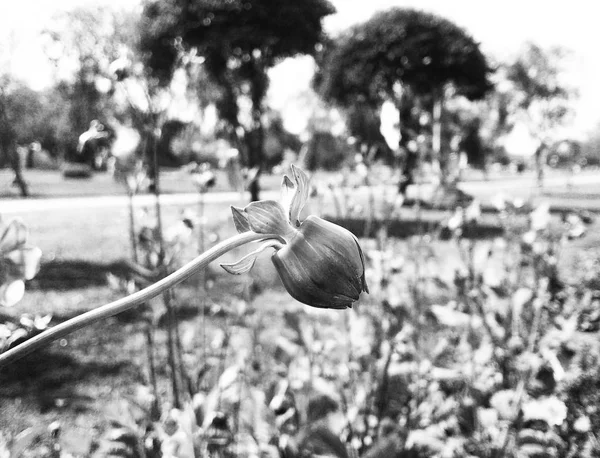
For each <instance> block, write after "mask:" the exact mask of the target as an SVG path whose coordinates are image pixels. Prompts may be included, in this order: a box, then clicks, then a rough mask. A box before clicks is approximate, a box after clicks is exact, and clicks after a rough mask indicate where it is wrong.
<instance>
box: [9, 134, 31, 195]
mask: <svg viewBox="0 0 600 458" xmlns="http://www.w3.org/2000/svg"><path fill="white" fill-rule="evenodd" d="M5 154H8V155H9V156H10V163H11V166H12V168H13V171H14V172H15V180H14V184H15V185H17V186H18V187H19V189H20V190H21V197H27V196H29V189H28V187H27V182H26V181H25V178H23V171H22V169H21V160H20V158H19V153H18V152H17V145H15V144H14V143H13V144H12V145H10V146H9V147H8V148H7V151H5Z"/></svg>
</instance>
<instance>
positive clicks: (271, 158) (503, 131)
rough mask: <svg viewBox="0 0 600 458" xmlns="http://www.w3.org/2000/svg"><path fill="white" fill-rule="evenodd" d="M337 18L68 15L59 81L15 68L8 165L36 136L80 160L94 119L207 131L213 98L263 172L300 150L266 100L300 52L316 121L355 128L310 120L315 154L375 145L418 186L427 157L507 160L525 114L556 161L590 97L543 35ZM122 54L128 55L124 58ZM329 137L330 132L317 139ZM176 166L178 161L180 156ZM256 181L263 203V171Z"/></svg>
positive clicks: (211, 12)
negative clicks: (503, 46)
mask: <svg viewBox="0 0 600 458" xmlns="http://www.w3.org/2000/svg"><path fill="white" fill-rule="evenodd" d="M334 13H335V9H334V7H333V5H332V4H331V3H330V2H329V1H327V0H302V1H298V2H293V3H292V4H288V3H285V2H279V1H277V0H228V1H224V2H213V1H210V0H194V1H183V0H168V1H160V2H158V1H150V0H149V1H145V2H144V3H143V4H142V6H141V8H140V9H139V10H137V11H134V12H129V13H126V14H125V13H123V12H122V11H116V10H111V9H109V8H106V7H89V8H87V7H86V8H79V9H74V10H72V11H70V12H67V13H65V14H63V15H61V16H59V17H57V18H54V20H53V22H52V24H51V25H50V26H49V27H48V29H47V30H46V31H45V32H44V34H45V37H46V42H47V49H46V53H47V55H48V57H49V58H50V59H51V60H53V61H54V63H55V68H56V75H55V84H54V85H53V86H52V87H50V88H48V89H45V90H43V91H41V92H36V91H33V90H31V89H29V88H28V87H27V86H26V85H24V84H23V83H22V82H19V81H18V80H16V79H15V78H14V77H13V76H12V75H11V74H9V73H8V74H4V75H3V79H2V92H1V94H0V97H1V98H2V99H1V100H2V104H0V110H2V114H3V116H2V117H1V118H0V120H1V122H2V123H3V129H2V142H1V144H2V153H3V158H4V163H5V164H9V163H11V159H10V158H11V157H13V158H16V156H15V155H16V153H15V150H16V147H17V145H24V144H28V143H31V142H32V141H38V142H40V143H41V145H42V147H43V148H44V149H45V150H47V151H49V152H50V154H51V155H52V156H54V157H60V158H66V159H73V158H74V157H76V147H77V138H78V136H79V134H81V132H83V131H85V130H86V129H87V127H88V125H89V123H90V122H91V121H92V120H94V119H99V120H101V121H103V122H105V123H106V124H107V126H110V125H111V122H112V123H124V124H129V125H131V126H133V128H135V129H137V130H140V131H144V130H146V131H147V135H150V136H151V137H152V136H160V134H161V133H162V131H161V130H157V129H155V128H154V127H157V125H154V126H153V124H156V123H157V122H158V124H160V126H162V125H164V123H165V122H167V121H174V120H175V121H177V122H180V123H181V124H182V125H183V126H184V127H186V126H187V127H188V128H192V129H193V128H194V127H193V126H196V128H195V129H196V130H201V129H199V128H197V126H198V125H199V124H201V121H202V119H203V118H205V117H206V116H205V114H206V110H207V109H208V108H209V107H213V108H214V109H215V110H216V113H217V115H218V122H217V124H216V125H215V126H214V129H213V131H212V132H210V133H206V132H205V133H204V140H205V142H211V141H215V140H216V139H224V140H226V141H227V142H228V144H229V145H231V147H233V148H236V149H238V150H239V152H240V155H241V158H242V159H243V162H244V164H245V165H246V166H247V167H249V168H254V169H255V170H257V176H260V173H261V172H262V171H263V170H266V169H268V168H269V167H270V166H272V165H273V164H276V163H277V162H278V161H280V160H281V157H282V151H283V150H284V149H285V148H288V149H291V150H293V151H295V152H296V153H298V152H299V151H300V149H301V147H302V142H301V141H300V139H299V138H298V137H295V136H294V135H291V134H290V133H289V132H287V131H286V130H285V128H284V127H283V122H282V120H281V117H280V116H278V114H277V113H275V112H273V110H271V109H270V108H269V107H268V106H267V101H266V95H267V91H268V88H269V73H268V72H269V70H270V69H272V68H273V67H274V66H275V65H277V64H278V63H280V62H281V61H283V60H284V59H286V58H290V57H295V56H300V55H309V56H313V57H314V59H315V62H316V72H315V77H314V81H313V88H314V90H315V92H316V93H317V94H318V96H319V99H317V98H315V99H313V100H314V104H315V108H314V110H313V112H314V113H315V114H314V117H315V118H317V117H318V116H321V117H322V116H323V112H325V113H328V112H330V110H332V109H336V110H338V111H339V112H340V113H341V114H342V118H343V119H344V121H345V125H346V131H345V133H344V134H343V135H341V136H340V135H336V134H334V133H332V132H323V131H322V130H321V131H319V130H318V125H319V124H320V123H321V120H317V121H316V122H315V121H313V122H312V123H309V126H312V129H310V128H309V130H311V132H308V133H307V136H305V137H304V138H303V140H306V139H308V141H305V142H304V143H305V149H307V150H308V151H306V154H305V155H304V158H305V159H306V160H307V163H308V165H311V166H313V167H319V166H321V165H327V164H329V165H332V164H333V165H336V164H340V163H342V162H343V159H344V158H345V157H352V156H353V155H354V153H355V152H356V151H362V152H371V154H372V157H378V158H381V159H383V160H385V161H387V162H388V163H390V164H393V165H395V166H397V167H398V169H399V173H400V174H401V176H402V177H403V179H402V180H401V185H400V190H401V191H404V190H405V189H406V186H408V185H409V184H410V183H412V182H413V181H414V177H413V172H414V170H415V167H416V165H417V163H418V162H419V161H423V160H427V161H431V162H432V163H433V164H434V166H435V168H436V169H438V170H439V171H440V175H441V178H442V181H445V179H447V178H448V171H447V168H448V163H449V159H450V156H451V155H452V154H457V153H459V152H464V153H465V154H466V155H467V157H468V160H469V162H470V163H471V164H472V165H475V166H478V167H484V166H485V164H486V162H488V161H489V158H490V157H501V156H505V155H506V151H505V148H504V146H503V141H504V139H505V137H506V135H507V134H508V133H510V131H511V130H512V129H513V128H514V126H515V125H517V124H521V125H524V126H526V128H527V129H528V130H529V131H530V133H531V134H532V136H534V137H535V138H536V139H537V140H538V142H539V147H538V150H537V155H536V157H537V156H539V158H538V159H539V160H538V162H539V163H540V164H541V163H542V162H544V160H545V159H544V157H545V154H546V153H547V151H548V150H549V149H551V147H552V145H553V144H554V143H555V142H557V141H559V140H564V139H563V138H557V137H556V132H557V128H558V127H559V126H561V125H563V124H565V123H567V122H568V121H569V119H570V116H571V115H572V108H571V107H572V103H571V102H572V100H573V98H574V97H575V96H576V94H575V93H574V91H572V90H571V89H570V88H569V87H568V85H566V84H565V83H564V82H563V81H562V80H561V78H560V76H561V71H562V68H561V66H562V63H563V60H564V56H565V51H564V50H560V49H550V50H545V49H542V48H540V47H539V46H537V45H535V44H528V45H527V46H525V47H524V49H523V51H522V52H521V53H520V54H519V55H517V57H516V58H515V59H514V60H513V61H510V62H501V63H499V62H494V61H493V60H492V59H491V58H490V57H489V56H486V55H485V54H484V53H483V52H482V50H481V49H480V46H479V44H478V43H477V42H476V41H475V40H474V39H473V37H471V36H470V35H469V34H468V33H467V32H466V31H465V30H464V29H462V28H460V27H459V26H457V25H456V24H454V23H452V22H451V21H448V20H447V19H445V18H442V17H439V16H436V15H434V14H430V13H426V12H423V11H418V10H413V9H408V8H393V9H391V10H389V11H385V12H381V13H378V14H375V15H374V16H373V17H372V18H371V19H369V20H367V21H365V22H364V23H362V24H358V25H355V26H353V27H350V28H349V29H347V30H345V31H344V32H343V33H341V34H339V35H338V36H335V37H331V36H327V34H326V33H325V31H324V29H323V19H324V18H326V17H327V16H329V15H331V14H334ZM119 61H120V62H122V63H123V62H126V65H125V66H124V65H121V66H119V65H117V66H115V62H119ZM65 69H68V70H65ZM119 72H121V73H119ZM132 75H134V76H135V77H136V78H137V79H138V80H140V81H141V82H142V83H143V88H144V91H145V96H146V97H147V98H149V100H151V101H152V100H154V102H153V103H154V104H155V107H154V108H155V111H156V110H159V111H160V112H161V113H160V114H161V116H160V117H157V116H158V112H155V113H154V114H153V115H152V116H149V117H148V116H146V117H140V116H139V113H143V112H144V111H146V112H149V111H152V110H150V107H149V106H148V105H147V103H145V102H144V101H143V100H142V102H140V106H141V108H140V106H137V107H136V106H133V107H132V105H135V104H136V102H135V98H136V94H135V91H132V90H131V89H127V88H125V89H123V86H124V85H123V84H121V85H119V82H121V83H122V82H123V79H125V78H126V77H127V78H129V77H131V76H132ZM293 84H294V82H293V81H290V85H293ZM182 86H184V89H181V87H182ZM128 91H129V92H128ZM177 91H179V92H180V93H181V91H183V98H184V99H185V100H186V101H187V106H186V110H187V108H189V105H192V106H194V107H195V109H196V110H195V112H194V113H195V114H194V115H192V116H187V118H186V119H178V118H181V111H182V110H181V106H182V105H177V104H176V103H175V101H176V96H174V95H173V94H174V92H177ZM123 92H124V93H125V96H124V95H123ZM180 96H181V94H180ZM141 98H142V99H143V98H144V96H142V97H141ZM180 98H181V97H180ZM165 100H167V101H166V102H165ZM317 104H320V107H319V109H318V108H317V106H316V105H317ZM158 106H160V109H158V108H157V107H158ZM178 106H179V107H180V111H179V113H178V112H177V107H178ZM323 107H324V108H323ZM132 108H134V110H133V114H132ZM135 108H137V109H135ZM384 108H385V109H389V110H391V113H396V114H395V115H394V116H397V122H396V123H395V124H394V125H393V128H392V129H391V130H392V131H393V130H395V131H396V132H395V134H394V135H395V136H394V135H392V137H389V136H388V138H384V136H383V135H382V131H385V129H382V127H383V126H382V125H381V116H380V115H381V111H382V109H384ZM188 111H189V110H188ZM318 112H319V113H320V115H319V114H317V113H318ZM135 113H137V115H135ZM159 118H160V121H159ZM152 126H153V127H152ZM160 126H158V127H160ZM190 126H191V127H190ZM165 131H169V129H166V130H165ZM169 132H171V131H169ZM171 135H173V133H171ZM319 136H320V137H326V138H325V140H322V141H321V140H318V141H317V138H319ZM273 138H275V139H276V141H275V142H272V141H270V139H273ZM348 138H352V139H353V142H350V143H351V145H352V146H349V142H348V141H347V140H348ZM327 139H329V140H327ZM156 141H157V142H158V144H159V145H161V147H160V148H159V149H160V151H159V154H160V155H161V157H168V156H169V154H171V156H173V153H179V160H181V162H185V161H187V160H190V158H191V157H193V155H194V151H191V148H190V146H189V145H186V146H184V147H182V149H184V150H186V151H175V152H174V151H167V149H168V148H167V147H168V142H165V141H162V142H161V141H160V139H156ZM594 142H596V143H597V139H596V140H594V139H593V138H592V139H590V142H589V145H590V146H588V147H585V146H584V147H583V149H581V150H580V151H581V152H582V153H581V154H583V153H588V156H589V158H590V161H593V160H594V157H595V156H594V155H596V156H597V152H596V149H594V148H593V146H591V145H594V144H595V143H594ZM323 145H326V146H325V148H326V149H327V151H324V149H325V148H324V147H323ZM208 150H210V148H208V147H207V148H205V151H208ZM195 153H198V151H196V152H195ZM349 153H351V154H349ZM328 155H329V157H327V156H328ZM175 156H177V154H175ZM332 157H335V159H332ZM172 158H173V157H172ZM163 162H165V163H170V164H173V165H175V164H176V163H177V158H175V160H172V161H163ZM12 164H13V166H16V162H15V160H12ZM24 192H26V190H24ZM251 192H252V198H253V199H257V198H258V193H259V180H258V179H257V180H253V181H252V183H251Z"/></svg>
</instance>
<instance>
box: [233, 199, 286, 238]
mask: <svg viewBox="0 0 600 458" xmlns="http://www.w3.org/2000/svg"><path fill="white" fill-rule="evenodd" d="M244 212H245V213H246V215H247V219H248V223H249V224H250V229H251V230H252V231H253V232H256V233H257V234H265V235H268V234H277V235H280V236H282V237H285V236H286V235H288V234H289V233H290V232H291V231H292V229H293V228H292V227H291V226H290V224H289V222H288V218H287V215H286V214H285V212H284V210H283V207H282V206H281V204H280V203H279V202H275V201H274V200H260V201H258V202H252V203H251V204H249V205H247V206H246V208H244Z"/></svg>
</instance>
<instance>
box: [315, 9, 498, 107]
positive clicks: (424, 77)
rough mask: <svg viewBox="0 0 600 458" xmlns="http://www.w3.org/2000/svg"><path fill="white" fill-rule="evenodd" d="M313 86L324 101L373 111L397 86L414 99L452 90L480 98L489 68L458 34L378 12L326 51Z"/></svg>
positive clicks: (435, 22) (412, 17)
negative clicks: (406, 88) (363, 104)
mask: <svg viewBox="0 0 600 458" xmlns="http://www.w3.org/2000/svg"><path fill="white" fill-rule="evenodd" d="M320 64H321V65H320V71H319V73H318V74H317V76H316V78H315V84H316V86H317V88H318V89H319V91H320V92H321V94H323V95H324V96H325V98H326V99H328V100H332V101H334V102H336V103H339V104H342V105H349V104H351V103H352V102H353V100H355V99H359V100H362V101H367V102H369V103H371V104H373V105H376V106H377V105H379V104H381V103H382V102H383V101H385V100H389V99H393V98H394V92H395V91H394V86H395V85H396V84H397V83H400V84H403V85H407V86H410V87H411V89H412V91H414V92H415V93H416V94H418V95H423V94H428V93H431V92H432V91H433V90H435V89H437V88H440V87H441V86H443V85H445V84H448V83H450V84H452V85H453V86H454V88H455V90H456V94H457V95H463V96H465V97H467V98H468V99H470V100H477V99H480V98H482V97H483V96H484V95H485V93H486V92H487V91H488V90H489V89H490V88H491V83H490V82H489V80H488V77H489V74H490V72H491V68H490V66H489V64H488V62H487V59H486V57H485V56H484V54H483V53H482V52H481V50H480V49H479V44H478V43H477V42H476V41H475V40H474V39H473V38H472V37H471V36H470V35H469V34H468V33H467V32H465V31H464V30H463V29H462V28H460V27H458V26H457V25H455V24H454V23H452V22H450V21H449V20H447V19H444V18H441V17H439V16H436V15H434V14H429V13H425V12H422V11H418V10H414V9H408V8H393V9H391V10H388V11H384V12H380V13H378V14H376V15H375V16H373V18H371V19H370V20H368V21H367V22H365V23H363V24H360V25H357V26H355V27H352V28H351V29H350V30H349V31H348V32H347V33H345V34H343V35H342V36H340V37H339V38H338V39H337V40H335V41H334V42H332V43H330V45H329V46H327V47H326V49H325V52H324V54H323V56H322V57H321V62H320Z"/></svg>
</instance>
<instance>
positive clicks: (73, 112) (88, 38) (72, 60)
mask: <svg viewBox="0 0 600 458" xmlns="http://www.w3.org/2000/svg"><path fill="white" fill-rule="evenodd" d="M136 22H137V21H136V19H135V18H134V16H133V15H132V14H131V13H130V12H125V11H116V10H113V9H110V8H108V7H106V6H95V7H90V8H88V7H86V8H74V9H72V10H70V11H67V12H64V13H62V14H61V15H59V16H57V17H56V18H55V21H54V23H53V27H52V28H48V29H47V30H46V31H45V32H44V35H45V37H46V43H47V44H46V54H47V55H48V57H49V58H50V59H51V60H52V61H53V63H54V65H55V68H56V75H57V77H58V78H57V79H58V81H59V83H61V84H60V87H61V88H62V91H63V96H64V97H65V98H66V99H67V100H68V101H69V104H68V113H69V114H68V123H69V129H70V130H69V131H68V132H64V133H65V134H67V135H68V145H70V151H68V153H69V155H68V156H70V155H72V154H74V153H75V151H74V149H75V146H76V145H77V136H78V135H79V134H80V133H81V132H84V131H85V130H87V128H88V125H89V124H90V122H91V121H92V120H94V119H100V120H105V119H106V113H107V110H108V109H110V108H111V106H110V98H109V94H108V93H109V92H110V91H111V84H110V79H109V77H110V75H109V66H110V64H111V62H113V61H114V60H115V59H117V58H118V57H120V55H121V54H122V53H123V52H125V51H126V50H131V49H133V48H134V47H135V38H134V37H135V33H133V31H134V30H135V26H136ZM65 143H67V142H65Z"/></svg>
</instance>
